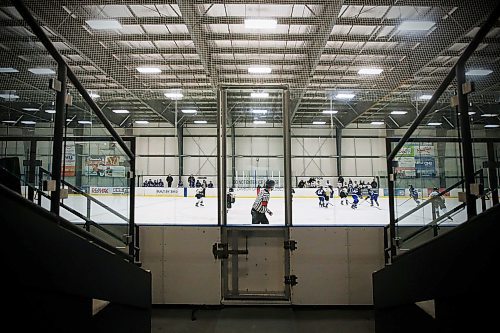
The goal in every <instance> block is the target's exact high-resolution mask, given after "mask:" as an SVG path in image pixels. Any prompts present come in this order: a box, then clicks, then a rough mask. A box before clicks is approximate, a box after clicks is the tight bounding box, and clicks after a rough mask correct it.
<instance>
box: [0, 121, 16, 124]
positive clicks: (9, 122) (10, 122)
mask: <svg viewBox="0 0 500 333" xmlns="http://www.w3.org/2000/svg"><path fill="white" fill-rule="evenodd" d="M2 123H5V124H16V123H17V121H15V120H2Z"/></svg>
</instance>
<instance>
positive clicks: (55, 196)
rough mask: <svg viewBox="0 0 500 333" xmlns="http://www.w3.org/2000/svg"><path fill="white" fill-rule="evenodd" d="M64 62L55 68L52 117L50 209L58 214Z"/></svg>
mask: <svg viewBox="0 0 500 333" xmlns="http://www.w3.org/2000/svg"><path fill="white" fill-rule="evenodd" d="M66 73H67V67H66V64H64V63H61V64H59V66H58V70H57V80H58V81H59V82H60V84H61V86H60V89H59V91H57V94H56V115H55V119H54V141H53V145H52V180H55V181H56V189H55V191H52V193H51V195H50V211H51V212H52V213H54V214H56V215H59V205H60V197H61V166H62V157H63V156H62V155H63V135H64V125H65V122H66V119H65V112H64V109H65V105H66Z"/></svg>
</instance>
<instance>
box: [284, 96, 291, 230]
mask: <svg viewBox="0 0 500 333" xmlns="http://www.w3.org/2000/svg"><path fill="white" fill-rule="evenodd" d="M282 93H283V94H282V98H283V101H282V102H283V109H282V112H283V149H284V154H283V157H284V162H285V163H284V168H285V169H284V171H285V175H284V176H285V182H284V183H285V184H284V186H283V188H284V190H285V225H287V226H291V225H292V148H291V147H292V145H291V125H290V123H291V113H290V90H288V89H285V90H283V91H282Z"/></svg>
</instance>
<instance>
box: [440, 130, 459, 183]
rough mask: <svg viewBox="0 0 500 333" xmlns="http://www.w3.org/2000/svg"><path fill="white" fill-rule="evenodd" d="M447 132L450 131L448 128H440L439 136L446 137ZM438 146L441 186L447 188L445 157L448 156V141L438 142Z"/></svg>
mask: <svg viewBox="0 0 500 333" xmlns="http://www.w3.org/2000/svg"><path fill="white" fill-rule="evenodd" d="M447 132H448V130H442V129H438V130H437V136H438V137H443V138H446V137H447ZM436 146H437V154H436V155H437V156H436V161H437V168H438V170H439V174H438V175H437V176H438V177H439V187H440V188H447V187H448V186H446V168H445V165H446V158H445V156H446V142H437V143H436ZM454 182H455V181H452V184H453V183H454Z"/></svg>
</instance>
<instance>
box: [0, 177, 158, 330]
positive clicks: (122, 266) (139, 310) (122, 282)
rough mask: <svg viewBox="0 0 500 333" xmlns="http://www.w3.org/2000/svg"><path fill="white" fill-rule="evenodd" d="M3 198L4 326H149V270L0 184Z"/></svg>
mask: <svg viewBox="0 0 500 333" xmlns="http://www.w3.org/2000/svg"><path fill="white" fill-rule="evenodd" d="M0 206H1V208H0V223H1V226H2V236H3V239H4V246H3V249H4V262H5V263H6V264H5V266H4V270H3V271H4V277H5V279H4V282H3V283H2V296H3V297H2V299H3V302H4V304H5V305H6V311H4V317H5V318H6V320H5V321H4V326H5V327H13V330H14V331H20V332H24V331H32V332H34V331H39V332H107V333H110V332H121V333H123V332H150V331H151V274H150V272H147V271H145V270H143V269H141V268H140V267H138V266H137V265H134V264H133V263H131V262H133V260H132V259H131V258H129V256H128V255H127V254H125V253H123V252H121V251H119V250H117V249H115V248H114V247H112V246H110V245H108V244H106V243H104V242H103V241H101V240H100V239H98V238H96V237H95V236H93V235H91V234H90V233H88V232H86V231H85V230H83V229H81V228H80V227H77V226H75V225H73V224H71V223H70V222H68V221H66V220H64V219H63V218H61V217H59V216H56V215H54V214H52V213H50V212H48V211H46V210H45V209H43V208H41V207H39V206H37V205H35V204H34V203H32V202H30V201H28V200H26V199H25V198H23V197H22V196H20V195H19V194H17V193H15V192H13V191H12V190H10V189H8V188H7V187H5V186H4V185H2V184H0ZM98 300H100V302H99V301H98ZM96 304H100V307H99V309H98V307H96ZM96 310H99V311H96Z"/></svg>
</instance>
